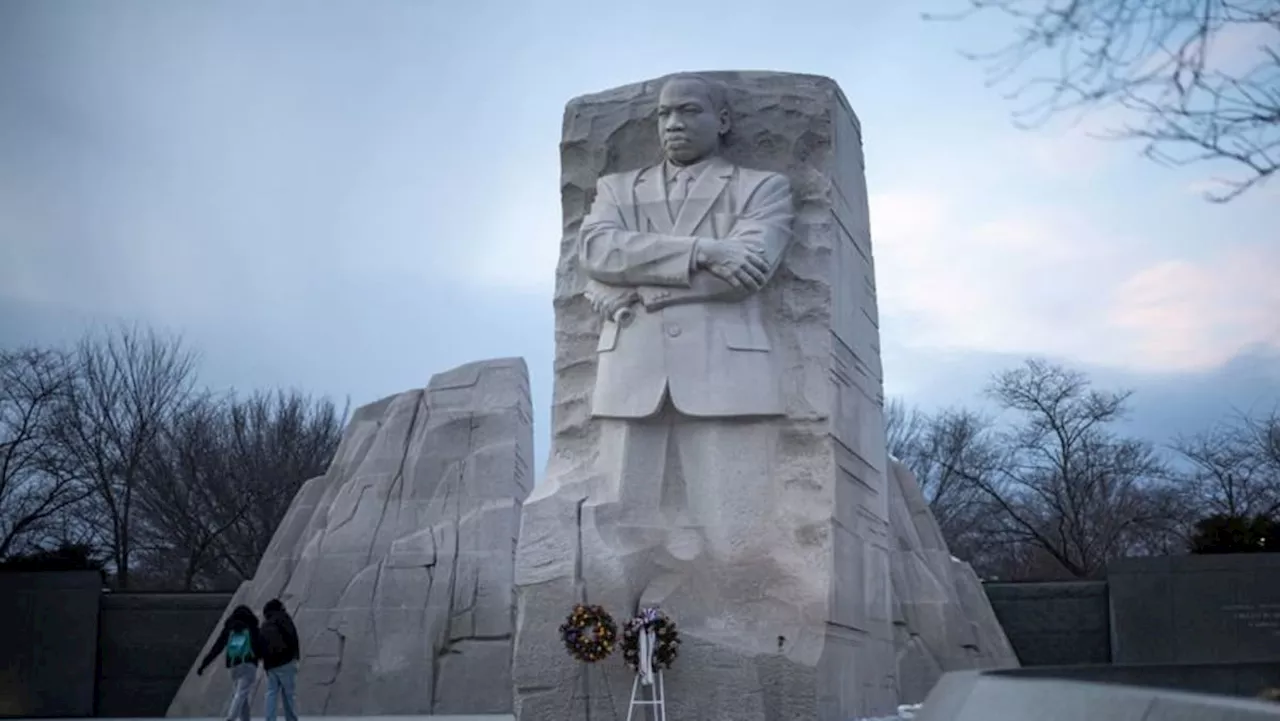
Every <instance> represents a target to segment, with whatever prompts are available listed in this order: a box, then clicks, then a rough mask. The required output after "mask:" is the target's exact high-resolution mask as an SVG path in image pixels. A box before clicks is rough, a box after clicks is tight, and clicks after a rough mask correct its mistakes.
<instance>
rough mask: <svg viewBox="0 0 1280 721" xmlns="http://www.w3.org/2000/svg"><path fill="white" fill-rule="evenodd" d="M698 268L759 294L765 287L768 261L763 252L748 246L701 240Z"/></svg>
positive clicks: (737, 286) (734, 285)
mask: <svg viewBox="0 0 1280 721" xmlns="http://www.w3.org/2000/svg"><path fill="white" fill-rule="evenodd" d="M697 262H698V265H699V266H700V267H702V268H705V269H706V270H707V272H709V273H711V274H713V275H715V276H716V277H718V278H720V279H721V280H723V281H724V282H726V283H728V284H730V285H732V286H733V287H735V288H741V289H743V290H748V291H752V292H754V291H757V290H760V288H761V287H763V286H764V281H765V279H766V278H767V277H768V273H769V261H767V260H765V257H764V253H763V250H762V249H761V248H759V247H757V246H755V245H750V244H745V243H726V242H725V241H723V240H710V239H707V240H702V241H699V243H698V258H697Z"/></svg>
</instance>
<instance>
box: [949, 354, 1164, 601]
mask: <svg viewBox="0 0 1280 721" xmlns="http://www.w3.org/2000/svg"><path fill="white" fill-rule="evenodd" d="M987 393H988V395H989V396H990V397H991V398H992V399H993V400H994V401H995V402H996V403H998V404H999V405H1000V407H1001V408H1002V409H1004V410H1005V411H1007V412H1011V413H1013V414H1015V416H1016V420H1015V421H1014V422H1013V423H1011V424H1009V425H1008V427H1007V428H1005V429H1003V430H1001V431H999V432H998V433H997V438H998V439H999V440H998V446H999V447H1000V449H1001V451H1000V456H999V458H998V459H996V460H995V461H994V462H993V463H992V464H991V468H992V469H993V470H992V472H991V473H989V474H987V475H970V477H969V480H970V481H971V482H973V483H974V485H975V486H977V487H978V488H979V489H980V490H981V491H982V492H983V493H984V494H985V495H986V496H987V498H989V499H990V500H991V501H992V502H993V504H994V507H995V508H996V509H997V510H998V511H999V523H1000V534H999V535H1000V536H1001V537H1002V540H1003V541H1004V542H1012V543H1020V544H1026V545H1027V546H1030V547H1033V548H1038V549H1040V550H1041V551H1043V552H1044V553H1046V554H1047V555H1048V556H1049V557H1051V558H1052V559H1053V560H1054V561H1055V562H1056V563H1057V564H1059V565H1060V566H1061V568H1062V569H1063V570H1064V571H1065V572H1066V573H1068V574H1070V575H1071V576H1075V577H1079V578H1084V577H1090V576H1093V575H1094V574H1096V573H1098V572H1099V571H1101V570H1103V568H1104V567H1105V565H1106V563H1107V562H1108V561H1110V560H1111V559H1113V558H1116V557H1118V556H1122V555H1125V554H1126V553H1127V552H1129V551H1130V550H1131V548H1132V547H1133V546H1134V544H1135V543H1136V542H1137V540H1138V539H1139V538H1142V537H1144V536H1145V535H1147V534H1150V533H1153V532H1158V531H1159V529H1162V528H1163V527H1164V526H1165V525H1166V524H1168V523H1169V513H1170V509H1168V508H1167V507H1165V506H1164V505H1163V501H1164V496H1163V495H1162V494H1161V493H1157V492H1156V491H1157V490H1158V489H1159V483H1158V479H1160V478H1161V477H1162V473H1163V470H1162V466H1161V464H1160V462H1159V461H1158V459H1157V458H1156V456H1155V454H1154V452H1153V450H1152V449H1151V448H1150V446H1149V445H1148V444H1146V443H1144V442H1142V441H1139V440H1136V439H1131V438H1124V437H1121V436H1119V435H1117V434H1115V433H1114V432H1112V431H1111V430H1110V429H1109V426H1110V425H1111V424H1113V423H1115V422H1116V421H1118V420H1120V419H1121V418H1122V417H1123V416H1124V413H1125V410H1126V404H1127V402H1128V400H1129V397H1130V394H1129V393H1128V392H1104V391H1098V390H1093V389H1091V388H1090V383H1089V381H1088V379H1087V378H1086V377H1085V376H1084V374H1082V373H1079V372H1076V371H1072V370H1068V369H1065V368H1062V367H1060V366H1056V365H1052V364H1049V363H1045V362H1042V361H1037V360H1028V361H1026V362H1025V363H1024V364H1023V366H1022V367H1020V368H1016V369H1013V370H1009V371H1005V372H1003V373H999V374H997V375H996V377H995V378H994V380H993V382H992V383H991V385H990V386H989V388H988V389H987Z"/></svg>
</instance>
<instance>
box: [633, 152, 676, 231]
mask: <svg viewBox="0 0 1280 721" xmlns="http://www.w3.org/2000/svg"><path fill="white" fill-rule="evenodd" d="M635 200H636V207H637V208H638V209H639V211H640V217H641V218H644V219H647V220H648V221H649V225H650V226H651V227H652V228H653V229H654V230H655V231H657V232H659V233H670V232H671V209H670V208H669V207H668V206H667V184H666V183H665V182H663V177H662V166H661V165H657V166H654V167H652V168H646V169H645V170H644V171H642V172H641V173H640V174H639V175H638V176H636V188H635ZM637 230H639V231H641V232H643V231H645V230H648V229H647V228H643V227H642V228H637Z"/></svg>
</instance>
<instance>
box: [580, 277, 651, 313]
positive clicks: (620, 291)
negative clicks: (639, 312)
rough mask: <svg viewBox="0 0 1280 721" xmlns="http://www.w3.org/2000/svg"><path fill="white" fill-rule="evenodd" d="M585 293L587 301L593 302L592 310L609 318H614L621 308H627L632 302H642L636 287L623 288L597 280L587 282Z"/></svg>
mask: <svg viewBox="0 0 1280 721" xmlns="http://www.w3.org/2000/svg"><path fill="white" fill-rule="evenodd" d="M583 295H585V296H586V298H587V302H588V303H590V304H591V309H592V310H594V311H595V312H597V313H599V314H601V315H603V316H604V317H605V318H609V319H612V318H613V316H614V314H615V313H616V312H617V311H618V310H619V309H621V308H625V307H627V306H629V305H631V304H632V303H638V302H640V296H639V294H638V293H636V289H635V288H623V287H619V286H613V285H604V284H603V283H595V282H589V283H587V287H586V289H585V290H584V291H583Z"/></svg>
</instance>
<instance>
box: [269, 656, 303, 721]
mask: <svg viewBox="0 0 1280 721" xmlns="http://www.w3.org/2000/svg"><path fill="white" fill-rule="evenodd" d="M297 681H298V662H297V661H290V662H289V663H286V664H285V665H283V666H276V667H275V668H273V669H270V670H268V671H267V710H266V721H276V697H279V698H280V700H281V701H282V702H284V717H285V721H298V706H297V700H296V699H295V697H294V687H295V686H296V685H297Z"/></svg>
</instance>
